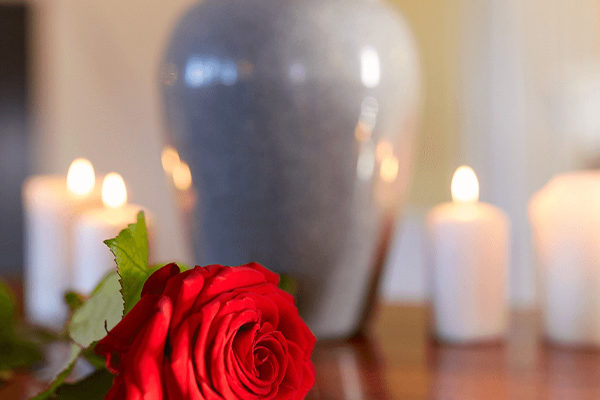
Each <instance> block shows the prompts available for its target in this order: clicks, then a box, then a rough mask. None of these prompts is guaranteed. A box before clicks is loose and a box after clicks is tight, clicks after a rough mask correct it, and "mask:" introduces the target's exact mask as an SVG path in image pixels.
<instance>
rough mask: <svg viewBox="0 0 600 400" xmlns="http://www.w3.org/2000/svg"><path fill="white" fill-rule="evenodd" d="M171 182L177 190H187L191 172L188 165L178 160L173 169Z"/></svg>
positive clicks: (190, 181)
mask: <svg viewBox="0 0 600 400" xmlns="http://www.w3.org/2000/svg"><path fill="white" fill-rule="evenodd" d="M173 183H175V187H176V188H177V189H179V190H188V189H189V188H190V187H191V186H192V172H191V171H190V167H189V165H187V163H185V162H183V161H182V162H180V163H179V164H178V165H177V166H176V167H175V169H174V170H173Z"/></svg>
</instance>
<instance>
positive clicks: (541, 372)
mask: <svg viewBox="0 0 600 400" xmlns="http://www.w3.org/2000/svg"><path fill="white" fill-rule="evenodd" d="M427 314H428V313H427V310H426V309H425V308H423V307H408V306H403V307H399V306H385V307H380V309H379V312H378V313H377V314H376V315H375V318H374V321H373V322H374V323H373V326H372V329H371V334H370V339H362V340H355V341H352V342H349V343H320V344H319V345H318V347H317V349H316V350H315V354H314V361H315V365H316V368H317V376H318V378H317V384H316V385H315V389H314V390H313V392H312V393H311V395H310V397H309V398H310V399H311V400H316V399H319V400H336V399H345V400H355V399H356V400H371V399H377V400H387V399H440V400H454V399H457V400H458V399H460V400H471V399H473V400H475V399H477V400H494V399H511V400H512V399H515V400H521V399H523V400H529V399H552V400H587V399H600V352H590V351H588V352H586V351H582V350H572V349H565V348H558V347H551V346H549V345H546V344H544V343H543V342H542V341H541V340H540V338H539V333H538V326H539V323H538V320H539V318H537V316H536V314H534V313H513V315H512V318H511V326H510V333H509V335H508V339H507V340H506V342H505V343H496V344H489V345H478V346H470V347H468V346H449V345H442V344H437V343H435V342H434V341H433V340H431V338H430V336H429V329H428V317H427Z"/></svg>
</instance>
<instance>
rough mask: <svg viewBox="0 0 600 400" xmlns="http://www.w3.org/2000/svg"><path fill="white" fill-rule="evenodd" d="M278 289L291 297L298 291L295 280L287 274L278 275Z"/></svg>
mask: <svg viewBox="0 0 600 400" xmlns="http://www.w3.org/2000/svg"><path fill="white" fill-rule="evenodd" d="M279 288H280V289H281V290H285V291H286V292H288V293H289V294H291V295H292V296H295V295H296V292H297V291H298V285H297V284H296V280H295V279H294V278H292V277H291V276H289V275H287V274H279Z"/></svg>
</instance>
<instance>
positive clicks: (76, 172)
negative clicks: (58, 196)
mask: <svg viewBox="0 0 600 400" xmlns="http://www.w3.org/2000/svg"><path fill="white" fill-rule="evenodd" d="M95 183H96V175H95V173H94V166H93V165H92V163H91V162H90V161H89V160H86V159H85V158H76V159H75V160H73V162H72V163H71V165H70V166H69V172H67V188H68V189H69V191H70V192H71V193H73V194H75V195H77V196H86V195H88V194H89V193H90V192H91V191H92V190H93V189H94V184H95Z"/></svg>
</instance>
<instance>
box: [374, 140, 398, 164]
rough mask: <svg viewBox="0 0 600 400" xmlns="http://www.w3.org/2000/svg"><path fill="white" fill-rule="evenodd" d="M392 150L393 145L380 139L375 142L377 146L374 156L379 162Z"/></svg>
mask: <svg viewBox="0 0 600 400" xmlns="http://www.w3.org/2000/svg"><path fill="white" fill-rule="evenodd" d="M393 152H394V146H392V144H391V143H390V142H388V141H387V140H381V141H380V142H379V143H377V148H376V149H375V157H376V159H377V161H379V162H381V161H383V159H385V158H387V157H388V156H390V155H391V154H392V153H393Z"/></svg>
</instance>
